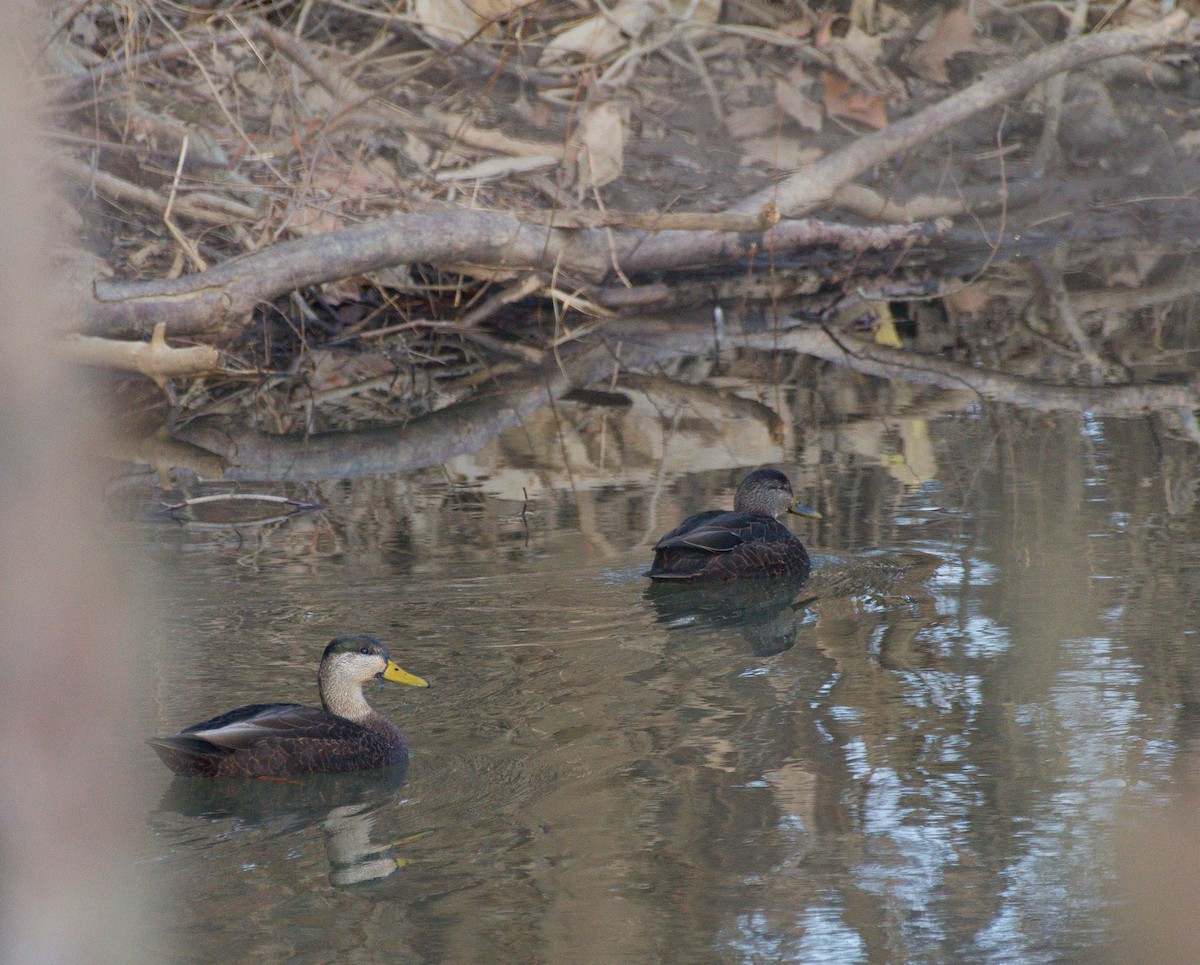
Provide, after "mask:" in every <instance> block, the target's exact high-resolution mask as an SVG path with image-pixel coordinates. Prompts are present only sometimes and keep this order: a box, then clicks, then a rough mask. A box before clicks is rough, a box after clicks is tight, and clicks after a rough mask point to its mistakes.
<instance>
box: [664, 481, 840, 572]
mask: <svg viewBox="0 0 1200 965" xmlns="http://www.w3.org/2000/svg"><path fill="white" fill-rule="evenodd" d="M784 512H788V513H795V514H796V515H797V516H807V517H808V518H810V519H820V518H821V514H820V513H818V512H817V511H816V510H814V509H809V508H808V507H807V506H801V505H799V504H798V503H797V501H796V497H795V496H793V495H792V484H791V483H790V482H789V481H788V477H787V476H785V475H784V474H783V473H781V472H779V470H777V469H755V470H754V472H752V473H750V475H748V476H747V477H746V478H745V479H743V480H742V482H741V484H740V485H739V486H738V488H737V491H736V492H735V493H734V494H733V512H731V513H730V512H725V511H723V510H719V509H710V510H708V511H707V512H703V513H696V514H695V515H694V516H689V517H688V518H687V519H685V520H684V521H683V522H682V523H680V524H679V525H678V526H676V527H675V529H673V530H671V532H669V533H667V535H666V536H664V537H663V538H662V539H660V540H659V541H658V543H657V545H656V546H655V547H654V565H653V566H652V567H650V570H649V572H647V573H646V575H647V576H648V577H650V578H651V579H653V580H732V579H736V578H738V577H744V576H799V577H802V578H803V577H805V576H807V575H808V572H809V570H810V569H812V564H811V563H810V562H809V559H808V551H807V550H805V548H804V544H803V543H801V542H800V540H799V539H797V538H796V536H795V535H794V534H793V533H792V531H791V530H790V529H788V528H787V527H786V526H784V525H783V523H781V522H779V521H778V519H776V517H777V516H779V515H780V514H781V513H784Z"/></svg>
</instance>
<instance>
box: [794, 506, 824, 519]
mask: <svg viewBox="0 0 1200 965" xmlns="http://www.w3.org/2000/svg"><path fill="white" fill-rule="evenodd" d="M788 512H789V513H792V514H793V515H794V516H803V517H804V518H805V519H820V518H821V514H820V513H818V512H817V511H816V510H815V509H811V508H810V507H808V506H804V505H801V504H800V503H792V505H790V506H789V507H788Z"/></svg>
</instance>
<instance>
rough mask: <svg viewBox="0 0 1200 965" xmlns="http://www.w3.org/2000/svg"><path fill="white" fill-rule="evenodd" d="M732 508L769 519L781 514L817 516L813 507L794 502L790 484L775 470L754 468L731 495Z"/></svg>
mask: <svg viewBox="0 0 1200 965" xmlns="http://www.w3.org/2000/svg"><path fill="white" fill-rule="evenodd" d="M733 508H734V511H735V512H739V513H758V514H759V515H762V516H770V517H772V518H775V517H778V516H780V515H781V514H783V513H795V514H796V515H797V516H807V517H808V518H809V519H820V518H821V514H820V513H818V512H817V511H816V510H815V509H809V508H808V507H807V506H801V505H800V504H799V503H798V502H796V497H795V495H794V494H793V493H792V484H791V483H790V482H789V481H788V477H787V476H785V475H784V474H783V473H781V472H780V471H779V470H778V469H765V468H764V469H755V470H754V472H752V473H750V475H749V476H747V477H746V478H745V479H743V480H742V482H741V485H739V486H738V488H737V492H735V493H734V494H733Z"/></svg>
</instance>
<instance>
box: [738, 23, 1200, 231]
mask: <svg viewBox="0 0 1200 965" xmlns="http://www.w3.org/2000/svg"><path fill="white" fill-rule="evenodd" d="M1188 23H1189V17H1188V15H1187V13H1186V12H1185V11H1183V10H1177V11H1176V12H1175V13H1172V14H1170V15H1169V16H1167V17H1164V18H1163V19H1162V20H1160V21H1158V22H1157V23H1155V24H1152V25H1151V26H1149V27H1129V28H1125V29H1120V30H1109V31H1105V32H1104V33H1098V34H1088V35H1086V36H1083V37H1078V38H1076V39H1075V40H1069V41H1066V42H1064V43H1060V44H1055V45H1054V46H1053V47H1047V48H1046V49H1045V50H1039V51H1038V52H1037V53H1034V54H1030V55H1029V56H1028V57H1026V58H1025V59H1024V60H1021V61H1018V62H1017V63H1015V64H1012V65H1010V66H1008V67H1005V68H1003V69H1001V70H997V71H995V72H994V73H992V74H989V75H988V76H986V77H984V78H983V79H982V80H979V81H977V82H976V83H974V84H972V85H971V86H970V87H968V88H966V89H965V90H961V91H959V92H958V93H957V94H953V95H951V96H950V97H947V98H946V99H945V100H943V101H939V102H938V103H937V104H934V105H932V106H931V107H927V108H925V110H923V111H920V112H919V113H917V114H914V115H913V116H912V117H907V118H905V119H904V120H902V121H898V122H897V123H895V124H893V125H891V126H890V127H886V128H884V129H883V130H881V131H877V132H876V133H874V134H869V135H867V136H866V137H862V138H859V139H858V140H856V141H855V142H854V143H853V144H850V145H847V146H846V147H844V148H842V150H840V151H835V152H834V153H833V154H830V155H828V156H827V157H824V158H822V159H821V160H819V161H817V162H816V163H814V164H811V165H809V166H808V167H806V168H805V169H804V170H803V171H801V172H799V173H798V174H793V175H792V176H791V177H789V178H787V179H785V180H784V181H782V182H781V183H779V184H777V185H774V186H772V187H770V188H766V189H764V190H762V191H759V192H756V193H755V194H752V195H751V196H750V197H748V198H746V199H744V200H743V201H740V202H739V203H738V204H736V205H734V207H733V208H732V209H731V210H733V211H740V212H751V211H758V210H760V209H761V208H762V207H763V206H764V205H767V204H770V203H772V202H774V203H775V204H776V205H777V206H778V208H779V211H780V212H781V213H782V214H783V215H784V216H785V217H797V216H799V215H801V214H803V213H805V212H806V211H810V210H811V209H812V208H814V207H816V206H817V205H820V204H824V203H825V202H826V201H828V200H829V198H830V197H831V196H832V195H833V193H834V192H835V191H836V190H837V189H838V188H839V187H841V186H842V185H843V184H848V183H849V182H850V181H852V180H854V178H856V177H858V176H859V175H860V174H863V173H865V172H866V171H869V170H870V169H871V168H872V167H874V166H875V165H876V164H880V163H881V162H883V161H886V160H888V159H889V158H891V157H893V156H894V155H896V154H898V153H900V152H901V151H905V150H908V149H910V148H913V147H915V146H917V145H918V144H922V143H924V142H926V141H929V140H930V139H931V138H933V137H936V136H937V135H938V134H941V133H942V132H943V131H945V130H948V129H949V128H951V127H953V126H954V125H955V124H959V123H961V122H962V121H965V120H966V119H967V118H968V117H971V116H972V115H974V114H978V113H979V112H980V111H984V110H986V109H987V108H989V107H993V106H995V105H996V104H999V103H1001V102H1003V101H1006V100H1008V99H1009V98H1011V97H1015V96H1016V95H1017V94H1020V93H1021V92H1023V91H1026V90H1028V89H1029V88H1030V87H1032V86H1033V85H1034V84H1036V83H1037V82H1038V81H1041V80H1045V79H1046V78H1047V77H1052V76H1054V75H1055V74H1058V73H1061V72H1062V71H1064V70H1074V69H1075V68H1077V67H1082V66H1084V65H1085V64H1090V63H1093V62H1094V61H1097V60H1104V59H1105V58H1106V57H1115V56H1117V55H1120V54H1132V53H1140V52H1143V51H1147V50H1154V49H1157V48H1159V47H1165V46H1167V45H1169V44H1172V43H1175V42H1177V41H1178V39H1179V35H1180V34H1181V33H1182V32H1183V29H1184V27H1185V26H1186V25H1187V24H1188Z"/></svg>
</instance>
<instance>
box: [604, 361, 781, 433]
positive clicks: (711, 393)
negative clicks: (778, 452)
mask: <svg viewBox="0 0 1200 965" xmlns="http://www.w3.org/2000/svg"><path fill="white" fill-rule="evenodd" d="M621 385H622V386H623V387H625V388H631V389H639V390H641V391H644V392H647V393H653V394H655V395H677V396H680V397H681V398H684V399H687V400H689V401H692V402H693V404H695V403H696V402H699V403H702V404H704V405H709V406H712V407H713V408H715V409H717V410H718V411H719V412H725V413H729V414H731V415H734V416H745V417H747V418H750V419H753V420H754V421H756V422H761V423H762V424H763V426H764V427H765V428H766V430H767V434H768V435H769V436H770V437H771V441H772V442H775V443H778V444H780V445H782V444H783V443H784V442H785V441H786V438H787V425H786V424H785V423H784V421H783V419H782V418H781V417H780V415H779V413H778V412H776V411H775V410H774V409H772V408H771V407H770V406H769V405H764V404H763V403H761V402H759V401H758V400H757V399H747V398H744V397H742V396H740V395H738V394H737V393H735V392H729V391H727V390H725V389H718V388H716V387H715V386H711V385H705V384H704V383H699V384H696V383H692V382H680V381H679V380H678V379H669V378H667V377H666V376H662V375H639V374H636V373H629V374H626V375H624V376H622V377H621Z"/></svg>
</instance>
